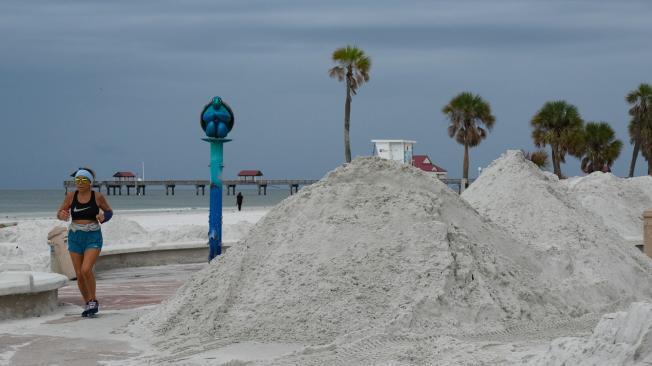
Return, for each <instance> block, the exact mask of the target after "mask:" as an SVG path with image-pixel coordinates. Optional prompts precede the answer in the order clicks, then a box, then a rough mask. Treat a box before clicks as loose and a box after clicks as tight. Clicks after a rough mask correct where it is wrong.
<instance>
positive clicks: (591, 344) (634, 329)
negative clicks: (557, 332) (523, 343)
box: [530, 303, 652, 366]
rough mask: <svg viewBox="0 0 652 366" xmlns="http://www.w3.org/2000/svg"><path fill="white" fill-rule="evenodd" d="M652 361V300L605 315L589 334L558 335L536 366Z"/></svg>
mask: <svg viewBox="0 0 652 366" xmlns="http://www.w3.org/2000/svg"><path fill="white" fill-rule="evenodd" d="M650 364H652V304H650V303H633V304H632V305H631V306H630V308H629V309H628V310H627V311H626V312H618V313H614V314H607V315H604V316H603V317H602V320H601V321H600V323H599V324H598V325H597V326H596V327H595V330H594V332H593V334H592V335H591V336H590V337H588V338H576V337H565V338H558V339H555V340H554V341H553V342H552V343H551V344H550V347H549V349H548V350H547V352H545V353H544V354H543V355H541V356H539V357H537V358H535V359H533V360H532V361H531V362H530V365H533V366H534V365H536V366H564V365H576V366H593V365H613V366H616V365H618V366H629V365H650Z"/></svg>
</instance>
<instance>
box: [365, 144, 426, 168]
mask: <svg viewBox="0 0 652 366" xmlns="http://www.w3.org/2000/svg"><path fill="white" fill-rule="evenodd" d="M371 142H372V143H373V144H374V156H378V157H381V158H383V159H387V160H394V161H397V162H399V163H403V164H410V165H411V164H412V149H413V146H414V144H416V143H417V142H416V141H411V140H371Z"/></svg>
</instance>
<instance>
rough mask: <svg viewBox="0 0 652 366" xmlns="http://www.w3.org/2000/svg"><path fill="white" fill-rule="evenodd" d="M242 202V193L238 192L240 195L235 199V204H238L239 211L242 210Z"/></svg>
mask: <svg viewBox="0 0 652 366" xmlns="http://www.w3.org/2000/svg"><path fill="white" fill-rule="evenodd" d="M242 200H244V197H243V196H242V192H238V195H237V196H236V197H235V202H236V203H237V204H238V211H241V210H242Z"/></svg>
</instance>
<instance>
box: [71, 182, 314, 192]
mask: <svg viewBox="0 0 652 366" xmlns="http://www.w3.org/2000/svg"><path fill="white" fill-rule="evenodd" d="M315 182H317V180H315V179H258V180H243V179H225V180H222V186H225V187H226V188H227V192H226V193H227V195H230V194H231V192H233V194H235V190H236V187H237V186H239V185H256V186H258V194H261V193H262V194H265V195H266V194H267V187H268V186H283V185H285V186H288V187H289V188H290V194H293V193H296V192H298V191H299V186H307V185H310V184H313V183H315ZM151 186H161V187H165V194H166V195H169V194H170V193H171V194H172V195H174V189H175V188H176V186H194V187H195V192H196V194H197V195H199V192H200V191H201V194H202V195H204V194H205V193H206V186H210V181H209V180H207V179H162V180H144V181H136V180H98V181H95V182H93V187H94V188H97V189H99V190H100V191H102V190H104V189H105V190H106V194H107V195H111V194H113V195H115V194H116V193H117V194H118V195H122V189H123V188H125V189H126V191H127V192H126V193H127V196H129V195H130V194H131V189H132V188H133V189H134V190H135V194H136V195H140V194H143V195H144V194H145V193H146V187H151ZM63 187H64V189H65V191H66V193H68V189H74V188H75V182H74V181H73V180H66V181H64V182H63Z"/></svg>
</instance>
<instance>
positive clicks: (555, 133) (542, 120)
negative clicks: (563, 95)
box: [530, 100, 584, 178]
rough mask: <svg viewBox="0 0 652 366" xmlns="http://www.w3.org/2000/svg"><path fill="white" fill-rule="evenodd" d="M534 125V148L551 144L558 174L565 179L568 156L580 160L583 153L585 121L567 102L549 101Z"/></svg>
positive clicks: (534, 119) (532, 122) (535, 116)
mask: <svg viewBox="0 0 652 366" xmlns="http://www.w3.org/2000/svg"><path fill="white" fill-rule="evenodd" d="M530 124H531V125H532V128H533V131H532V139H533V140H534V145H535V146H536V147H545V146H546V145H550V149H551V154H550V156H551V157H552V166H553V170H554V173H555V174H556V175H557V176H558V177H559V178H562V173H561V163H565V162H566V154H570V155H574V156H578V157H579V156H581V154H582V147H583V141H582V139H583V135H584V133H583V132H584V130H583V124H584V122H583V121H582V117H581V116H580V113H579V112H578V111H577V107H575V106H574V105H572V104H569V103H567V102H566V101H563V100H558V101H553V102H547V103H545V104H544V105H543V107H541V109H540V110H539V111H538V112H537V113H536V114H535V115H534V117H532V121H530Z"/></svg>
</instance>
